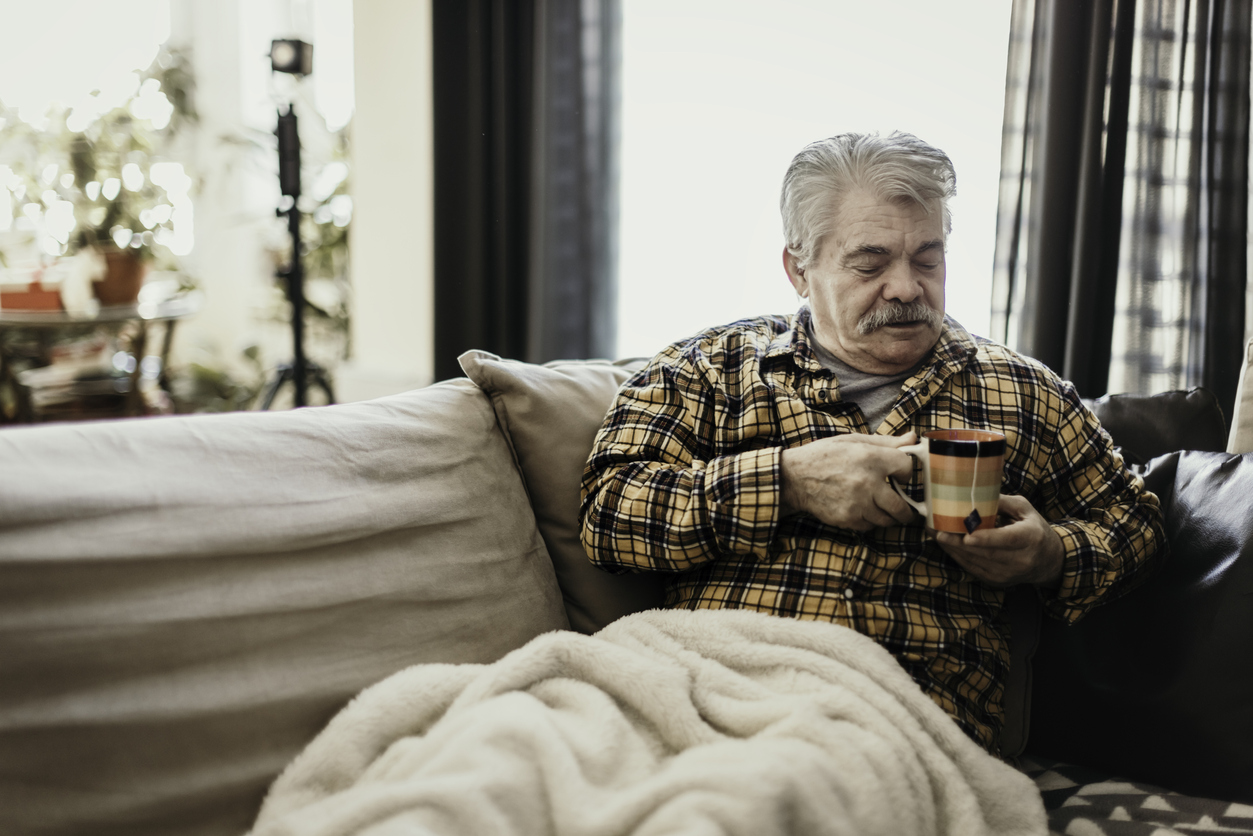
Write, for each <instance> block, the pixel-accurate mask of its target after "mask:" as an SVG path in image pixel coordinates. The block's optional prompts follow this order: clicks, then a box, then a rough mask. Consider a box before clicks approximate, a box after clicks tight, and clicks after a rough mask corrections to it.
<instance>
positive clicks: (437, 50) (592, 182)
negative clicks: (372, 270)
mask: <svg viewBox="0 0 1253 836" xmlns="http://www.w3.org/2000/svg"><path fill="white" fill-rule="evenodd" d="M432 7H433V13H432V35H433V42H434V44H433V45H434V85H435V91H434V93H435V95H434V100H435V377H436V379H446V378H449V377H456V376H458V375H460V374H461V370H460V368H459V367H458V366H457V359H456V358H457V355H459V354H460V353H462V352H463V351H465V350H467V349H470V348H482V349H486V350H488V351H493V352H495V353H497V354H500V355H502V356H504V357H508V358H513V359H519V360H528V361H531V362H543V361H546V360H552V359H557V358H581V357H606V356H609V354H610V353H611V352H612V351H613V344H614V333H613V326H614V322H615V317H614V308H613V305H614V300H615V296H616V291H615V287H616V278H615V272H616V266H617V254H616V232H617V218H616V213H617V165H616V159H617V143H618V131H617V114H618V93H617V90H618V87H617V79H618V76H619V64H620V57H619V48H618V43H619V38H620V34H619V31H620V18H621V10H620V6H619V0H435V2H434V3H433V4H432Z"/></svg>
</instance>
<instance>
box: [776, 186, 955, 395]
mask: <svg viewBox="0 0 1253 836" xmlns="http://www.w3.org/2000/svg"><path fill="white" fill-rule="evenodd" d="M783 264H784V267H785V268H786V269H787V272H788V277H789V278H790V279H791V280H792V285H793V286H794V287H795V288H796V292H797V293H799V294H800V295H801V296H802V297H805V298H808V299H809V306H810V309H811V310H812V311H813V324H814V333H815V335H816V336H817V338H818V342H820V343H821V344H822V345H823V347H825V348H826V349H827V350H828V351H830V352H831V353H832V354H834V355H835V356H836V357H838V358H840V359H841V360H843V361H844V362H845V363H847V364H849V365H850V366H852V367H853V368H855V369H858V370H859V371H863V372H866V373H868V374H894V373H896V372H903V371H905V370H907V369H909V368H911V367H913V366H914V365H915V364H917V363H918V361H920V360H921V359H922V358H923V356H924V355H926V353H927V352H928V351H930V350H931V348H932V346H934V345H935V344H936V342H937V341H938V340H939V338H940V329H941V328H942V326H943V314H944V222H943V213H942V212H941V211H940V210H939V207H936V208H935V210H933V211H932V212H930V213H928V212H927V210H926V209H924V208H923V207H921V206H919V205H917V204H915V203H912V202H902V203H897V202H893V201H885V200H882V199H880V198H878V197H876V196H874V195H873V194H871V193H869V192H866V191H860V190H859V191H855V192H852V193H850V194H848V195H847V196H846V197H845V199H844V201H843V202H842V206H841V207H840V211H839V212H838V213H837V215H836V217H835V221H834V225H833V228H832V230H831V234H830V235H828V236H827V239H826V241H825V242H824V244H823V246H822V250H821V251H820V252H819V254H818V257H817V258H816V259H814V261H813V263H811V264H810V265H809V267H808V268H806V269H805V270H800V269H799V268H797V266H796V259H795V258H793V257H792V256H791V255H790V254H789V253H788V252H787V250H786V249H785V250H784V251H783Z"/></svg>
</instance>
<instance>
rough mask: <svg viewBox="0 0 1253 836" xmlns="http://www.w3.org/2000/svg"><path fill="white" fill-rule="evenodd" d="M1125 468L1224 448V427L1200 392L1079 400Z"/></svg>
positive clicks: (1214, 405) (1207, 395)
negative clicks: (1164, 457)
mask: <svg viewBox="0 0 1253 836" xmlns="http://www.w3.org/2000/svg"><path fill="white" fill-rule="evenodd" d="M1084 403H1086V404H1087V405H1088V406H1089V407H1090V408H1091V409H1092V411H1093V412H1095V413H1096V417H1097V418H1099V419H1101V426H1103V427H1105V430H1106V431H1107V432H1108V433H1109V434H1110V436H1112V437H1113V439H1114V444H1116V445H1118V447H1119V448H1121V450H1122V454H1123V458H1124V459H1126V461H1127V463H1128V464H1146V463H1147V462H1148V461H1149V460H1150V459H1154V458H1156V457H1158V456H1161V455H1163V454H1165V453H1173V452H1174V451H1176V450H1215V451H1219V452H1221V451H1223V450H1226V449H1227V423H1226V419H1224V418H1223V408H1222V406H1221V405H1220V404H1219V403H1218V398H1217V397H1216V396H1215V395H1214V393H1213V392H1211V391H1209V390H1208V389H1205V388H1203V387H1199V386H1198V387H1197V388H1195V389H1189V390H1188V391H1186V392H1185V391H1183V390H1179V391H1175V392H1159V393H1158V394H1156V395H1105V396H1104V397H1100V398H1097V399H1095V400H1084Z"/></svg>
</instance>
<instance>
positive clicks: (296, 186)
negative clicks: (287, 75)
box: [274, 105, 308, 407]
mask: <svg viewBox="0 0 1253 836" xmlns="http://www.w3.org/2000/svg"><path fill="white" fill-rule="evenodd" d="M274 133H275V134H276V135H277V136H278V179H279V186H280V188H281V189H282V192H283V194H284V195H286V196H288V197H290V198H291V206H289V207H288V208H287V209H286V210H285V211H286V212H287V231H288V232H289V233H290V234H291V263H290V264H289V265H288V267H287V271H286V272H285V273H284V276H285V277H286V279H287V298H288V301H290V302H291V334H292V382H293V383H294V384H295V387H296V393H295V394H296V399H295V405H296V406H297V407H302V406H306V405H307V404H308V398H307V397H306V394H307V389H306V378H307V371H308V369H307V364H306V362H305V341H304V336H305V274H304V266H303V265H302V263H301V257H300V209H299V208H297V201H298V199H299V197H300V134H299V132H298V131H297V129H296V110H295V108H294V107H292V106H291V105H288V106H287V112H286V113H284V112H283V111H281V110H280V111H279V114H278V127H277V128H275V129H274Z"/></svg>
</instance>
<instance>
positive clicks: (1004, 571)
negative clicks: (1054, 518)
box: [935, 495, 1065, 588]
mask: <svg viewBox="0 0 1253 836" xmlns="http://www.w3.org/2000/svg"><path fill="white" fill-rule="evenodd" d="M998 511H999V512H1000V514H1001V515H1002V516H1004V517H1006V518H1008V519H1009V521H1010V522H1009V524H1008V525H1005V526H1002V527H999V528H987V529H981V530H979V531H976V532H975V533H973V534H964V535H963V534H950V533H948V532H944V531H938V532H936V534H935V539H936V542H938V543H939V544H940V548H942V549H944V551H945V552H947V553H948V555H949V556H950V557H952V558H953V559H954V560H956V561H957V562H958V563H960V564H961V565H962V567H963V568H964V569H965V570H966V571H967V572H969V573H970V574H972V575H974V576H975V577H976V578H978V579H979V580H981V581H983V582H984V583H985V584H987V585H989V586H997V587H1001V586H1013V585H1015V584H1020V583H1031V584H1035V585H1036V586H1040V587H1045V588H1049V587H1055V586H1056V585H1057V584H1058V582H1059V581H1060V580H1061V577H1062V559H1063V558H1064V556H1065V549H1064V547H1063V546H1062V540H1061V538H1060V537H1059V536H1057V532H1056V531H1054V530H1053V527H1052V526H1050V525H1049V524H1048V521H1047V520H1046V519H1044V517H1042V516H1040V513H1039V512H1038V511H1036V510H1035V508H1034V507H1032V505H1031V503H1030V502H1028V501H1027V500H1026V499H1024V498H1023V497H1021V496H1008V495H1002V496H1001V502H1000V506H999V508H998Z"/></svg>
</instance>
